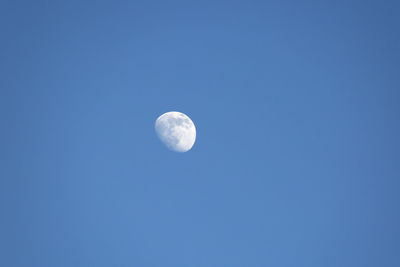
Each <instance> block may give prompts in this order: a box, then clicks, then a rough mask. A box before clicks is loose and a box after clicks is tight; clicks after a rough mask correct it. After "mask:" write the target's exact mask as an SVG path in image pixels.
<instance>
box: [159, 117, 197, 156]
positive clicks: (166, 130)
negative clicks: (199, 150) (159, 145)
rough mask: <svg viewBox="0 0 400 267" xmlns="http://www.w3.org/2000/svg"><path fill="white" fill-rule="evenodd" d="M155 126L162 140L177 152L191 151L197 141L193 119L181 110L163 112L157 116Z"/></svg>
mask: <svg viewBox="0 0 400 267" xmlns="http://www.w3.org/2000/svg"><path fill="white" fill-rule="evenodd" d="M154 128H155V131H156V133H157V136H158V138H160V140H161V142H163V143H164V144H165V145H166V146H167V147H168V148H169V149H170V150H172V151H175V152H186V151H189V150H190V149H191V148H192V147H193V145H194V142H195V141H196V127H195V126H194V123H193V121H192V120H191V119H190V118H189V117H188V116H186V115H185V114H183V113H181V112H177V111H171V112H167V113H164V114H162V115H161V116H160V117H158V118H157V120H156V123H155V126H154Z"/></svg>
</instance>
